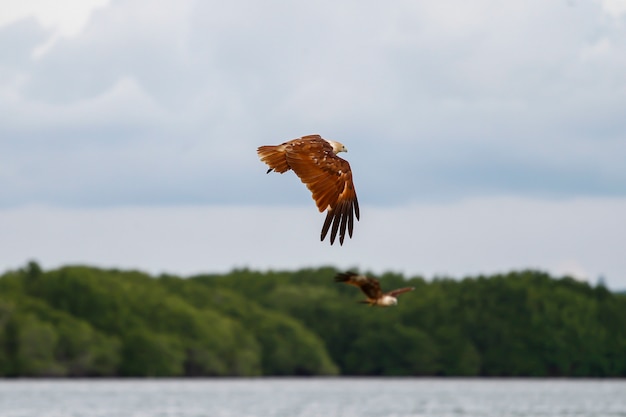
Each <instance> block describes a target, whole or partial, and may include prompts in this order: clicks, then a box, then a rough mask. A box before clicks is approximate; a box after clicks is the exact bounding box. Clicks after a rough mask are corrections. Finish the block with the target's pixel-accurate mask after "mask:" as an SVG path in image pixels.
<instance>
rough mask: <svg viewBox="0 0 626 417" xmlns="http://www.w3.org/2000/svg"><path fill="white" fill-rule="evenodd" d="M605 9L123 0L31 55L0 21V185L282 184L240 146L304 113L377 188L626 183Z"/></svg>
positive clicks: (185, 193) (189, 190) (625, 125)
mask: <svg viewBox="0 0 626 417" xmlns="http://www.w3.org/2000/svg"><path fill="white" fill-rule="evenodd" d="M157 3H158V2H157ZM142 10H144V11H145V10H154V12H150V13H148V12H146V13H144V12H141V11H142ZM159 10H161V12H159ZM163 10H167V11H168V12H162V11H163ZM611 19H612V18H610V17H609V16H606V15H602V11H601V9H600V7H599V5H598V4H596V3H589V4H587V3H585V4H580V5H577V6H576V7H567V5H566V4H565V3H562V4H561V3H558V2H551V3H546V2H539V1H531V2H525V3H520V4H517V3H516V4H494V3H493V2H489V1H482V2H476V3H473V4H472V6H471V7H470V6H469V5H468V4H466V3H462V2H455V1H449V2H438V3H437V4H432V3H426V2H409V1H407V2H397V3H393V4H388V5H383V4H382V3H379V2H360V3H357V2H342V3H340V4H338V3H336V2H322V3H316V4H306V5H295V4H291V3H288V2H278V1H274V2H266V3H263V5H261V4H257V3H254V2H249V1H245V0H240V1H235V2H228V3H223V2H222V3H220V2H180V3H179V5H178V6H174V5H173V4H172V3H170V2H164V3H163V4H155V3H154V2H151V3H150V4H149V5H148V2H147V1H135V2H121V1H120V2H112V3H111V5H110V6H109V7H105V8H102V9H99V10H97V11H96V12H95V13H94V15H93V16H92V19H91V20H90V23H89V24H88V25H87V26H86V28H85V30H84V31H83V32H82V33H81V34H79V35H77V36H75V37H71V38H63V39H59V40H58V41H57V43H56V44H55V45H53V46H52V48H51V49H50V50H48V52H47V53H45V54H44V55H43V56H41V57H39V58H37V59H34V58H32V56H31V53H32V50H33V48H34V47H35V46H36V45H37V44H39V43H40V42H41V41H42V39H45V36H46V35H47V32H45V31H43V30H42V29H41V28H40V27H38V26H37V25H35V24H34V23H33V22H20V23H19V24H14V25H11V26H5V27H2V28H0V44H2V43H6V42H9V37H11V39H21V41H19V42H16V43H15V44H14V46H15V48H16V49H15V51H16V52H14V55H12V56H10V57H6V58H5V61H6V62H9V64H7V63H4V64H2V65H4V67H0V69H1V68H8V67H11V68H13V69H12V71H13V72H14V77H12V78H11V79H10V80H8V81H7V82H6V83H2V84H0V85H2V89H0V107H1V108H3V109H5V110H6V111H5V112H3V113H4V114H3V115H0V121H2V125H3V126H4V127H0V135H2V139H0V151H1V155H0V165H2V166H3V168H2V169H0V183H2V184H3V196H2V198H1V199H0V205H4V206H6V205H16V204H17V205H19V204H28V203H29V202H44V203H45V202H47V203H54V204H66V205H85V204H87V205H101V204H108V205H111V204H113V205H115V204H120V205H123V204H176V202H180V203H215V204H218V203H238V204H239V203H242V204H259V203H267V204H269V203H273V202H276V201H279V202H284V203H290V202H291V203H297V202H301V201H303V200H302V199H301V197H302V196H301V194H295V195H294V196H293V197H292V196H290V194H289V193H280V195H276V194H272V193H271V190H273V189H274V187H276V188H277V189H280V190H285V189H286V188H282V187H293V189H294V190H295V189H296V188H298V187H300V188H302V187H301V185H300V184H298V182H297V180H295V179H293V178H292V180H294V181H290V182H289V185H285V184H284V182H286V181H285V178H280V180H278V179H276V178H272V180H269V178H268V177H267V176H265V175H261V174H263V172H264V170H263V166H262V164H260V163H259V161H258V160H256V156H255V149H256V147H257V146H259V145H262V144H268V143H278V142H280V141H283V140H287V139H290V138H293V137H296V136H299V135H302V134H308V133H320V134H323V135H324V136H328V137H331V138H334V139H337V140H341V141H342V142H344V143H345V144H346V145H347V146H348V148H349V149H350V152H349V153H348V154H347V155H346V158H347V159H348V160H349V161H350V163H351V164H352V166H353V168H354V170H355V173H357V174H355V179H356V181H357V189H358V190H359V192H360V195H362V196H363V197H362V198H363V199H364V200H365V201H369V202H371V203H375V204H398V203H402V202H406V201H415V200H428V199H433V198H434V199H454V198H462V197H466V196H468V195H469V196H471V195H499V194H520V195H541V196H571V197H574V196H584V195H624V193H625V192H626V191H624V190H626V168H625V167H624V164H623V157H622V156H623V155H624V154H626V153H625V152H626V149H625V148H626V145H625V143H626V138H625V137H624V136H625V135H626V119H625V118H624V117H623V115H622V109H624V108H626V93H625V91H626V79H624V77H623V74H624V73H625V71H626V59H625V58H623V57H624V56H626V41H624V40H623V39H626V37H624V35H625V33H624V31H625V29H624V27H622V26H620V25H618V24H613V23H612V22H613V21H612V20H611ZM16 34H19V36H17V37H16ZM5 61H3V62H5ZM7 65H8V66H7ZM15 68H18V69H19V70H16V69H15ZM268 184H271V185H269V186H268ZM260 190H262V192H261V191H260ZM397 190H401V191H397ZM304 193H306V190H304ZM268 194H269V195H268ZM305 200H306V199H305ZM307 202H308V201H307Z"/></svg>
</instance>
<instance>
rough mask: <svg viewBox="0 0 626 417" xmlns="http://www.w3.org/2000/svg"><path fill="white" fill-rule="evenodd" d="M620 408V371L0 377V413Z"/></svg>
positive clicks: (414, 414) (303, 414)
mask: <svg viewBox="0 0 626 417" xmlns="http://www.w3.org/2000/svg"><path fill="white" fill-rule="evenodd" d="M201 416H202V417H318V416H319V417H378V416H385V417H409V416H410V417H418V416H419V417H435V416H436V417H452V416H454V417H461V416H464V417H466V416H467V417H526V416H528V417H530V416H532V417H546V416H555V417H556V416H559V417H565V416H580V417H583V416H584V417H615V416H622V417H626V380H560V379H559V380H549V379H544V380H533V379H518V380H506V379H351V378H329V379H324V378H319V379H317V378H313V379H165V380H154V379H152V380H150V379H148V380H144V379H141V380H139V379H138V380H117V379H112V380H10V379H8V380H0V417H201Z"/></svg>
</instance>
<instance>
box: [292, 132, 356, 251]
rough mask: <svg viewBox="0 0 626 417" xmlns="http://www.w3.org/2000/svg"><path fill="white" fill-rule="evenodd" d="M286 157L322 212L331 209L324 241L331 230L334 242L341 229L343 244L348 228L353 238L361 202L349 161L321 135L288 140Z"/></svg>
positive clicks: (324, 228) (327, 216)
mask: <svg viewBox="0 0 626 417" xmlns="http://www.w3.org/2000/svg"><path fill="white" fill-rule="evenodd" d="M285 156H286V161H287V164H288V165H289V167H290V168H291V169H292V170H293V171H294V172H295V173H296V175H297V176H298V177H299V178H300V180H301V181H302V182H303V183H304V184H305V185H306V186H307V188H308V189H309V191H311V193H312V194H313V200H315V204H316V205H317V208H318V209H319V211H320V212H322V211H324V210H328V213H327V215H326V220H325V221H324V225H323V227H322V233H321V240H324V238H325V237H326V235H327V234H328V231H329V230H330V231H331V232H330V243H331V245H332V244H333V243H334V242H335V238H336V237H337V232H339V244H341V245H343V240H344V237H345V232H346V228H347V229H348V235H349V236H350V237H352V230H353V228H354V216H356V218H357V220H358V219H359V203H358V200H357V197H356V191H355V189H354V183H353V182H352V170H351V169H350V164H349V163H348V161H346V160H345V159H342V158H340V157H338V156H337V155H335V153H334V152H333V148H332V146H331V145H330V144H329V143H328V142H327V141H326V140H324V139H322V137H321V136H319V135H309V136H303V137H302V138H300V139H294V140H292V141H290V142H288V146H287V147H286V149H285ZM331 226H332V229H331Z"/></svg>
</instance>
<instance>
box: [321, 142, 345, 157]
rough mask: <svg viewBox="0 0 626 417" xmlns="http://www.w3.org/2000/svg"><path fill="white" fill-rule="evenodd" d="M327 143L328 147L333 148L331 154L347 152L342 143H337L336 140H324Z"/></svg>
mask: <svg viewBox="0 0 626 417" xmlns="http://www.w3.org/2000/svg"><path fill="white" fill-rule="evenodd" d="M326 141H327V142H328V143H330V146H332V147H333V152H334V153H335V154H338V153H339V152H348V149H347V148H346V147H345V146H343V143H341V142H337V141H336V140H326Z"/></svg>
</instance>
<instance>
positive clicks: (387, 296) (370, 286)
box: [335, 272, 415, 307]
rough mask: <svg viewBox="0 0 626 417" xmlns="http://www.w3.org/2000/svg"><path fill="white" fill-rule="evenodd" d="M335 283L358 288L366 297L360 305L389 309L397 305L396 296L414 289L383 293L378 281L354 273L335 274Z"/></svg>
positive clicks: (405, 288)
mask: <svg viewBox="0 0 626 417" xmlns="http://www.w3.org/2000/svg"><path fill="white" fill-rule="evenodd" d="M335 282H345V283H346V284H350V285H354V286H356V287H359V288H360V289H361V291H363V293H364V294H365V296H366V297H367V299H366V300H363V301H360V302H361V303H363V304H369V305H370V306H380V307H389V306H392V305H396V304H398V298H397V296H398V295H400V294H402V293H405V292H407V291H413V290H414V289H415V288H414V287H404V288H398V289H397V290H393V291H389V292H386V293H383V291H382V290H381V289H380V283H379V282H378V280H376V279H374V278H370V277H366V276H365V275H359V274H355V273H354V272H345V273H340V274H337V276H336V277H335Z"/></svg>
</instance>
